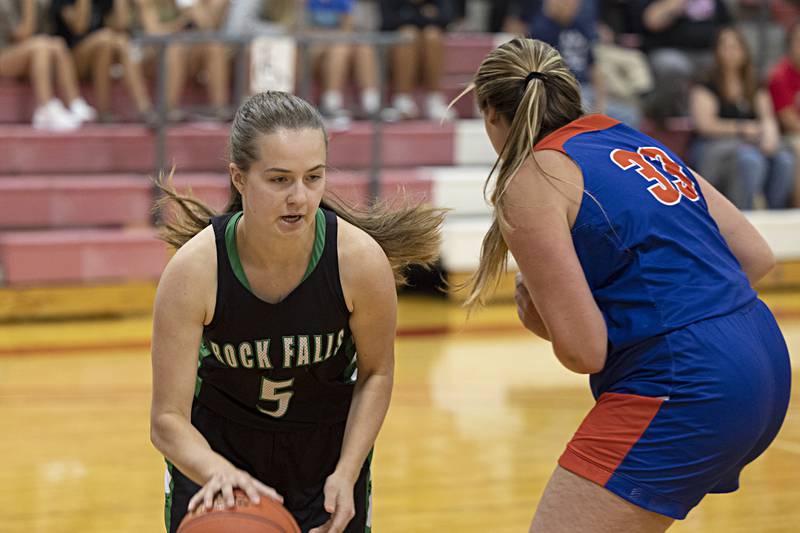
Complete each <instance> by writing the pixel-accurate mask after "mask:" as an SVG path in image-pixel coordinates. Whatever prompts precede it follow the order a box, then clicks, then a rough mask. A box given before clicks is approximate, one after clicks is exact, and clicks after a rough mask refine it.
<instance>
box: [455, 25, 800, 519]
mask: <svg viewBox="0 0 800 533" xmlns="http://www.w3.org/2000/svg"><path fill="white" fill-rule="evenodd" d="M474 90H475V94H476V98H477V101H478V105H479V107H480V109H481V110H482V113H483V117H484V121H485V126H486V131H487V134H488V136H489V138H490V140H491V142H492V145H493V146H494V148H495V150H496V151H497V153H498V156H499V157H498V161H497V163H496V164H495V169H493V172H492V174H494V170H496V169H497V170H499V172H498V174H497V178H496V182H495V183H494V184H493V185H494V187H493V189H492V196H491V200H492V203H493V205H494V208H495V210H494V220H493V223H492V226H491V228H490V230H489V232H488V233H487V235H486V236H485V238H484V241H483V248H482V251H481V261H480V266H479V269H478V271H477V273H476V274H475V277H474V278H473V280H472V285H471V293H470V296H469V300H468V303H469V304H471V305H476V304H480V303H482V302H483V301H484V299H485V297H486V295H487V294H488V292H490V291H491V290H492V289H493V287H494V286H495V283H496V281H497V280H498V277H499V275H500V274H501V273H502V272H503V269H504V268H505V265H506V257H507V252H508V251H509V250H510V251H511V253H512V255H513V256H514V258H515V260H516V262H517V264H518V265H519V268H520V276H519V277H518V285H517V293H516V299H517V307H518V313H519V315H520V318H521V320H522V321H523V323H524V324H525V325H526V327H527V328H528V329H530V330H531V331H533V332H534V333H536V334H538V335H539V336H541V337H543V338H545V339H548V340H550V341H551V342H552V345H553V351H554V352H555V355H556V357H557V358H558V359H559V361H561V363H562V364H563V365H564V366H566V367H567V368H568V369H570V370H572V371H574V372H579V373H584V374H591V377H590V383H591V388H592V392H593V394H594V396H595V398H596V400H597V403H596V404H595V406H594V408H593V409H592V410H591V411H590V412H589V414H588V415H587V416H586V418H585V420H584V421H583V423H582V424H581V426H580V427H579V428H578V430H577V432H576V433H575V435H574V437H573V439H572V440H571V441H570V442H569V443H568V444H567V447H566V450H565V451H564V453H563V455H562V456H561V458H560V459H559V461H558V466H557V467H556V470H555V472H554V473H553V476H552V478H551V479H550V481H549V483H548V485H547V487H546V489H545V491H544V494H543V496H542V498H541V500H540V502H539V505H538V508H537V510H536V514H535V516H534V518H533V522H532V524H531V529H530V530H531V531H533V532H547V533H553V532H570V533H577V532H593V533H600V532H617V531H635V532H637V533H643V532H656V531H664V530H666V529H667V528H668V527H669V526H670V524H671V523H672V522H673V521H674V520H675V519H682V518H684V517H685V516H686V514H687V513H688V512H689V510H690V509H692V507H694V506H695V505H697V504H698V503H699V502H700V500H701V499H702V498H703V497H704V496H705V495H706V494H708V493H722V492H731V491H734V490H736V489H737V488H738V484H739V481H738V480H739V473H740V471H741V470H742V468H743V467H744V466H745V465H747V464H748V463H749V462H751V461H753V460H754V459H755V458H756V457H758V456H759V455H760V454H761V453H762V452H763V451H764V450H765V449H766V448H767V446H768V445H769V444H770V442H771V441H772V440H773V439H774V438H775V435H776V434H777V432H778V430H779V428H780V426H781V423H782V422H783V419H784V416H785V413H786V409H787V405H788V400H789V385H790V383H789V382H790V375H791V374H790V368H789V357H788V352H787V348H786V344H785V342H784V340H783V337H782V335H781V332H780V330H779V329H778V326H777V324H776V322H775V319H774V318H773V316H772V314H771V313H770V311H769V309H767V307H766V306H765V305H764V304H763V303H762V302H761V301H760V300H759V299H758V298H757V296H756V294H755V292H754V291H753V289H752V288H751V286H752V285H753V284H754V283H755V282H756V281H758V280H759V279H760V278H762V277H763V276H764V275H765V274H766V273H767V272H768V271H769V270H770V269H771V268H772V267H773V265H774V258H773V255H772V252H771V251H770V249H769V247H768V246H767V244H766V242H765V241H764V239H763V238H762V237H761V236H760V235H759V234H758V232H757V231H756V230H755V229H754V228H753V227H752V226H751V225H750V224H749V223H748V221H747V220H746V219H745V217H744V216H743V215H742V214H741V213H740V212H739V211H738V210H737V209H736V208H735V207H734V206H733V205H732V204H731V203H730V202H728V201H727V200H726V199H725V198H723V197H722V196H721V195H720V194H719V193H718V192H717V191H716V190H715V189H714V188H713V187H712V186H711V185H709V184H708V182H707V181H705V180H704V179H703V178H702V177H700V176H698V175H697V174H695V173H693V172H692V170H691V169H689V168H688V167H687V166H686V165H685V164H684V163H683V162H682V161H680V159H679V158H678V157H676V155H675V154H674V153H673V152H672V151H670V150H669V149H668V148H666V147H665V146H664V145H662V144H661V143H659V142H658V141H656V140H654V139H651V138H650V137H647V136H646V135H643V134H642V133H640V132H638V131H635V130H633V129H631V128H629V127H627V126H625V125H624V124H621V123H619V122H617V121H615V120H613V119H610V118H608V117H606V116H602V115H588V116H586V115H584V114H583V112H582V110H581V96H580V93H579V86H578V84H577V82H576V81H575V79H574V77H573V76H572V74H571V73H570V72H569V71H568V69H567V68H566V67H565V65H564V62H563V60H562V58H561V57H560V56H559V54H558V52H556V51H555V50H554V49H553V48H551V47H550V46H548V45H546V44H544V43H542V42H540V41H536V40H532V39H515V40H512V41H510V42H508V43H505V44H504V45H502V46H500V47H499V48H497V49H496V50H494V51H492V52H491V53H489V54H488V56H487V57H486V58H485V59H484V61H483V62H482V63H481V65H480V67H479V69H478V72H477V74H476V76H475V79H474Z"/></svg>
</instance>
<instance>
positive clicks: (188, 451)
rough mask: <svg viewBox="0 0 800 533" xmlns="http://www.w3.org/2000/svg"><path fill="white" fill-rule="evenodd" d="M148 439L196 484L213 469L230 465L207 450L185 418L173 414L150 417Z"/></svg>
mask: <svg viewBox="0 0 800 533" xmlns="http://www.w3.org/2000/svg"><path fill="white" fill-rule="evenodd" d="M150 440H151V441H152V442H153V445H154V446H155V447H156V449H157V450H158V451H160V452H161V453H162V454H163V455H164V457H166V458H167V460H169V461H170V462H171V463H172V464H174V465H175V466H176V467H178V469H179V470H180V471H181V472H182V473H183V474H185V475H186V476H187V477H188V478H189V479H191V480H192V481H194V482H195V483H197V484H198V485H203V484H205V482H206V481H208V479H210V478H211V476H212V475H213V473H214V472H216V471H218V470H220V469H221V468H225V467H230V466H231V465H230V463H229V462H228V460H227V459H225V458H224V457H222V456H221V455H219V454H218V453H216V452H214V451H213V450H212V449H211V446H209V444H208V441H206V439H205V438H204V437H203V435H201V434H200V432H199V431H197V429H196V428H195V427H194V426H193V425H192V424H191V423H190V422H189V421H188V420H186V419H185V418H184V417H183V416H181V415H178V414H175V413H164V414H160V415H155V416H153V418H152V421H151V425H150Z"/></svg>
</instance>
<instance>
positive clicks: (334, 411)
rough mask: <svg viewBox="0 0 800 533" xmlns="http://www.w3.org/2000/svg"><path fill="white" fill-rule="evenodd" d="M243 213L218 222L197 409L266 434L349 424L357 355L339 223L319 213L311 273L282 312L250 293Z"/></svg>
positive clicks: (214, 223) (288, 298)
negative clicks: (242, 255) (242, 245)
mask: <svg viewBox="0 0 800 533" xmlns="http://www.w3.org/2000/svg"><path fill="white" fill-rule="evenodd" d="M241 214H242V213H241V212H238V213H235V214H227V215H223V216H219V217H215V218H213V219H212V221H211V224H212V226H213V227H214V236H215V239H216V246H217V265H218V266H217V303H216V308H215V310H214V317H213V318H212V320H211V322H210V323H209V324H208V325H207V326H205V327H204V328H203V343H202V345H201V348H200V362H199V368H198V380H197V388H196V401H198V402H200V403H201V404H203V405H205V406H206V407H208V408H209V409H211V410H213V411H215V412H217V413H218V414H220V415H223V416H226V417H229V418H231V419H232V420H235V421H237V422H240V423H242V424H246V425H249V426H253V427H258V428H266V429H274V430H282V431H287V430H301V429H306V428H308V427H310V426H311V425H317V424H334V423H337V422H341V421H344V420H346V419H347V413H348V409H349V407H350V400H351V397H352V392H353V384H354V382H355V381H354V374H355V357H356V352H355V344H354V342H353V338H352V334H351V332H350V327H349V318H350V313H349V311H348V309H347V306H346V304H345V301H344V295H343V293H342V286H341V282H340V279H339V259H338V253H337V246H336V235H337V219H336V214H335V213H333V212H331V211H327V210H323V209H319V210H318V211H317V214H316V236H315V241H314V248H313V252H312V257H311V261H310V263H309V265H308V269H307V271H306V274H305V276H304V277H303V280H302V281H301V282H300V285H298V286H297V287H296V288H295V289H294V290H293V291H292V292H291V293H289V295H288V296H286V298H284V299H283V300H282V301H281V302H279V303H276V304H270V303H267V302H265V301H263V300H261V299H260V298H258V297H257V296H256V295H255V294H253V293H252V292H251V291H250V286H249V283H248V281H247V278H246V276H245V274H244V270H243V269H242V265H241V262H240V260H239V255H238V252H237V250H236V224H237V222H238V220H239V218H240V217H241Z"/></svg>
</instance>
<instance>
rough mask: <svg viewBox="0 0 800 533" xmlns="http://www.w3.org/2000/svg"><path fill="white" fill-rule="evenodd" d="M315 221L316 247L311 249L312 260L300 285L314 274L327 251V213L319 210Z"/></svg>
mask: <svg viewBox="0 0 800 533" xmlns="http://www.w3.org/2000/svg"><path fill="white" fill-rule="evenodd" d="M315 220H316V224H315V226H316V232H315V235H314V247H313V248H312V249H311V260H310V261H309V262H308V268H306V273H305V274H303V279H302V280H301V281H300V283H303V282H304V281H305V280H306V279H308V276H310V275H311V273H312V272H314V269H315V268H317V263H319V259H320V257H322V252H323V251H324V250H325V232H326V230H327V226H328V224H327V223H326V221H325V213H323V212H322V209H319V208H317V214H316V216H315Z"/></svg>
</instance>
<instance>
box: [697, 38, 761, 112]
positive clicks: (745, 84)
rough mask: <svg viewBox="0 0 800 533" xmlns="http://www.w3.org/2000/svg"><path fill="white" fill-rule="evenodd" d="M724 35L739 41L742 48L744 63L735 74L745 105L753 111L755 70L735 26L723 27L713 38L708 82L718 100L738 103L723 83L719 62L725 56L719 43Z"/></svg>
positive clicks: (755, 83) (750, 56)
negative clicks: (714, 90)
mask: <svg viewBox="0 0 800 533" xmlns="http://www.w3.org/2000/svg"><path fill="white" fill-rule="evenodd" d="M725 33H731V34H732V35H733V36H734V37H736V40H737V41H739V46H741V47H742V53H743V54H744V62H743V63H742V65H741V66H740V67H739V71H738V72H737V73H736V74H737V76H738V77H739V80H740V81H741V82H742V88H743V89H744V97H745V100H746V101H747V105H748V106H749V109H750V110H753V109H755V100H756V93H757V92H758V80H757V77H756V69H755V66H754V65H753V55H752V54H751V52H750V46H749V45H748V44H747V39H745V37H744V34H743V33H742V31H741V30H740V29H739V28H737V27H736V26H723V27H722V28H720V29H719V31H718V32H717V35H716V37H715V38H714V47H713V50H714V66H713V67H712V68H711V73H710V74H711V78H710V80H709V82H710V83H711V85H712V86H713V87H714V88H715V89H716V90H717V92H718V93H719V95H720V98H722V99H723V100H724V101H726V102H729V103H732V104H737V103H738V102H736V101H735V98H732V97H731V95H730V94H728V90H727V87H726V85H725V83H724V82H725V78H724V76H723V75H722V74H723V73H722V62H721V61H720V58H721V56H722V55H723V54H725V51H724V50H720V42H721V41H722V36H723V35H724V34H725Z"/></svg>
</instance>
